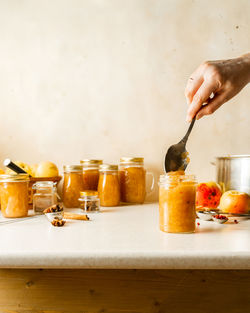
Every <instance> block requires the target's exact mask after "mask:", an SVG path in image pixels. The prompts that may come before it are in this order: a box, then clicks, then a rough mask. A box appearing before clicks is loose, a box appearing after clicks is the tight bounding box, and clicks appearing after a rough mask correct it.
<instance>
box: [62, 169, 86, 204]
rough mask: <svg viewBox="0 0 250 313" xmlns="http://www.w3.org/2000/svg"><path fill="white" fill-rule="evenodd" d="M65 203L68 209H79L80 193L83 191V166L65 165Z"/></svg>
mask: <svg viewBox="0 0 250 313" xmlns="http://www.w3.org/2000/svg"><path fill="white" fill-rule="evenodd" d="M63 169H64V181H63V203H64V206H65V207H66V208H78V207H79V201H78V199H79V196H80V192H81V191H83V190H84V189H83V173H82V165H65V166H64V167H63Z"/></svg>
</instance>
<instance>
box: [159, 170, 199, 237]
mask: <svg viewBox="0 0 250 313" xmlns="http://www.w3.org/2000/svg"><path fill="white" fill-rule="evenodd" d="M159 185H160V189H159V213H160V215H159V217H160V230H162V231H164V232H169V233H192V232H194V231H195V219H196V211H195V196H196V185H197V183H196V180H195V176H193V175H185V174H184V172H182V171H178V172H170V173H168V174H166V175H161V177H160V183H159Z"/></svg>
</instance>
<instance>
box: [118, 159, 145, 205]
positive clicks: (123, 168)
mask: <svg viewBox="0 0 250 313" xmlns="http://www.w3.org/2000/svg"><path fill="white" fill-rule="evenodd" d="M119 175H120V186H121V201H123V202H127V203H138V204H142V203H144V201H145V197H146V171H145V169H144V159H143V158H121V160H120V170H119Z"/></svg>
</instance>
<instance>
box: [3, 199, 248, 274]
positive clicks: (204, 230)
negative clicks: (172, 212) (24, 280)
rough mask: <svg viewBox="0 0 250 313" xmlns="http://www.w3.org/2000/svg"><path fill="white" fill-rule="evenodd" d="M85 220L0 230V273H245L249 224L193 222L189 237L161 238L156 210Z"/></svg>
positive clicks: (125, 210)
mask: <svg viewBox="0 0 250 313" xmlns="http://www.w3.org/2000/svg"><path fill="white" fill-rule="evenodd" d="M89 216H90V217H91V221H67V223H66V225H65V226H63V227H61V228H60V227H53V226H52V225H51V224H50V223H49V222H48V221H47V219H46V217H45V216H39V217H36V218H34V219H29V220H27V221H20V222H17V223H13V224H8V225H1V224H0V267H2V268H3V267H5V268H113V269H116V268H121V269H127V268H138V269H139V268H147V269H250V220H243V219H238V220H239V224H235V223H233V221H232V223H226V224H224V225H219V224H216V223H215V222H205V221H200V220H198V222H199V223H200V226H198V227H197V232H196V233H194V234H167V233H163V232H161V231H160V230H159V228H158V204H144V205H138V206H122V207H116V208H103V212H102V213H99V214H91V215H89ZM2 220H4V219H3V217H0V221H2Z"/></svg>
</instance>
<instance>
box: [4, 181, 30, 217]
mask: <svg viewBox="0 0 250 313" xmlns="http://www.w3.org/2000/svg"><path fill="white" fill-rule="evenodd" d="M2 176H5V177H7V176H12V175H2ZM14 176H15V177H18V175H13V177H14ZM22 176H24V175H22ZM26 176H28V175H26ZM20 177H21V175H20ZM28 180H29V179H28V178H25V179H22V180H21V179H20V178H19V177H18V178H16V180H15V179H14V178H10V179H9V180H8V179H7V178H6V180H5V179H4V180H2V179H1V183H0V194H1V209H2V214H3V216H4V217H25V216H27V215H28V209H29V204H28Z"/></svg>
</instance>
